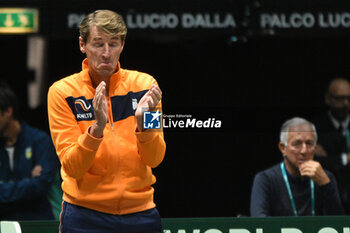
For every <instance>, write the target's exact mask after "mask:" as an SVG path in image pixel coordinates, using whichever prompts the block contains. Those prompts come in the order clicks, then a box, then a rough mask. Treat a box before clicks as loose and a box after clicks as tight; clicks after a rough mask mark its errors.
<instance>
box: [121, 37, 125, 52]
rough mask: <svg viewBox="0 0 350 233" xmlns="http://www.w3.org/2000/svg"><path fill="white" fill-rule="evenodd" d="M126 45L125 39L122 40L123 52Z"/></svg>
mask: <svg viewBox="0 0 350 233" xmlns="http://www.w3.org/2000/svg"><path fill="white" fill-rule="evenodd" d="M124 45H125V39H124V40H123V41H122V52H123V49H124Z"/></svg>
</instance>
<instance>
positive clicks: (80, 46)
mask: <svg viewBox="0 0 350 233" xmlns="http://www.w3.org/2000/svg"><path fill="white" fill-rule="evenodd" d="M79 48H80V51H81V52H82V53H85V42H84V40H83V38H82V37H81V36H79Z"/></svg>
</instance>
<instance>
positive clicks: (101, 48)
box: [79, 25, 124, 77]
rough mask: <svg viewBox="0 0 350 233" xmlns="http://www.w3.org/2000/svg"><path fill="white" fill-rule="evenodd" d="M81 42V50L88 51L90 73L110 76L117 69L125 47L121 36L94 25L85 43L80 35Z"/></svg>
mask: <svg viewBox="0 0 350 233" xmlns="http://www.w3.org/2000/svg"><path fill="white" fill-rule="evenodd" d="M79 44H80V50H81V51H82V52H83V53H86V57H87V59H88V65H89V72H90V75H91V74H92V75H93V76H94V75H95V74H96V75H99V76H103V77H106V76H108V77H109V76H111V75H112V74H113V73H114V72H115V71H116V69H117V65H118V61H119V57H120V54H121V52H122V51H123V47H124V41H122V40H121V38H120V36H117V35H108V34H106V33H104V32H103V31H102V30H101V29H99V28H98V27H96V26H95V25H93V26H92V27H91V30H90V35H89V37H88V41H87V42H86V43H85V42H84V41H83V39H82V38H81V37H79Z"/></svg>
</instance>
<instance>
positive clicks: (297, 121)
mask: <svg viewBox="0 0 350 233" xmlns="http://www.w3.org/2000/svg"><path fill="white" fill-rule="evenodd" d="M304 124H308V125H310V126H311V128H312V131H313V132H314V135H315V144H316V142H317V131H316V127H315V125H314V124H312V123H311V122H310V121H308V120H305V119H304V118H301V117H293V118H291V119H289V120H287V121H286V122H284V123H283V125H282V127H281V133H280V141H281V142H282V144H283V145H284V146H287V144H288V133H289V128H290V127H292V126H297V125H304Z"/></svg>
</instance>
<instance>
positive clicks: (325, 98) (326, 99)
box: [324, 93, 331, 106]
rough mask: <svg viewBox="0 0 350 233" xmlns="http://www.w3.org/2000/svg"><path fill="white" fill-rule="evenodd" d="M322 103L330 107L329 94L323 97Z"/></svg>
mask: <svg viewBox="0 0 350 233" xmlns="http://www.w3.org/2000/svg"><path fill="white" fill-rule="evenodd" d="M324 102H325V103H326V105H327V106H329V105H331V95H330V94H329V93H327V94H326V95H325V96H324Z"/></svg>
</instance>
